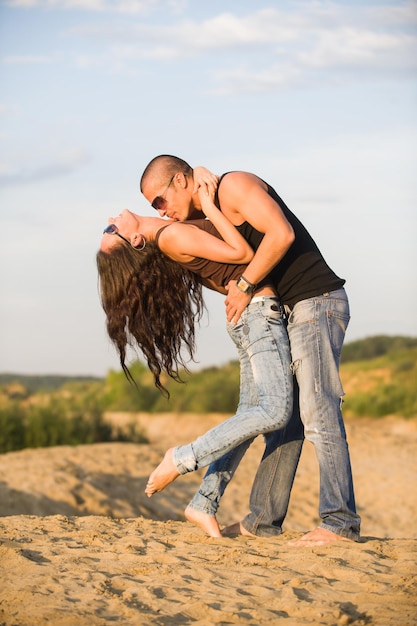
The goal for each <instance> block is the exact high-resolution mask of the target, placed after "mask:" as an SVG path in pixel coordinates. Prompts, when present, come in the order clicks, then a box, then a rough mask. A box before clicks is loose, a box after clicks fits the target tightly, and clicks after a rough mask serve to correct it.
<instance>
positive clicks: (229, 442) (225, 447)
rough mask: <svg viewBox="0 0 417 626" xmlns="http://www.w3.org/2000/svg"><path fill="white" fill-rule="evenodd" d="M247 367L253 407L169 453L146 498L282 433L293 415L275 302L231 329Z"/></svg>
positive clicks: (255, 306) (255, 307) (249, 311)
mask: <svg viewBox="0 0 417 626" xmlns="http://www.w3.org/2000/svg"><path fill="white" fill-rule="evenodd" d="M230 334H231V335H232V337H233V340H234V341H235V343H236V344H237V345H238V346H239V347H240V346H241V347H242V348H243V349H244V350H245V352H246V353H247V355H248V359H249V361H250V364H251V371H252V375H253V380H254V385H255V386H256V390H257V397H258V401H257V405H256V406H253V407H250V408H246V409H245V410H243V411H239V412H238V413H237V414H236V415H235V416H233V417H232V418H230V419H229V420H226V421H225V422H223V423H222V424H219V426H217V427H216V428H213V429H211V430H210V431H208V433H206V434H205V435H203V436H202V437H199V438H198V439H196V440H195V441H194V442H192V443H191V444H188V445H186V446H180V447H178V448H174V449H171V450H170V451H168V453H167V454H166V456H165V459H164V461H163V462H162V463H161V465H160V466H159V467H158V468H157V469H156V470H155V471H154V472H153V473H152V474H151V477H150V479H149V483H148V486H147V489H146V490H145V491H146V493H147V494H148V495H149V496H151V495H152V494H153V493H155V492H156V491H161V490H162V489H164V488H165V487H166V485H168V484H169V483H170V482H172V480H175V478H177V477H178V476H179V475H180V474H185V473H187V472H190V471H193V470H195V469H198V468H199V467H204V466H206V465H209V464H210V463H211V462H213V461H215V460H217V459H219V458H221V457H222V456H223V455H224V454H226V453H228V452H230V451H231V450H233V448H235V447H236V446H237V445H239V444H240V443H242V442H244V441H247V440H249V439H252V438H253V437H254V436H256V435H258V434H260V433H265V432H271V431H273V430H276V429H277V428H282V427H283V426H285V424H286V423H287V422H288V420H289V418H290V416H291V412H292V374H291V370H290V351H289V343H288V337H287V333H286V328H285V324H284V321H283V319H282V313H281V309H280V306H279V305H277V300H276V299H273V298H265V299H263V300H262V301H260V302H259V301H258V302H255V303H252V304H250V305H249V306H248V307H247V308H246V309H245V311H244V313H243V314H242V316H241V319H240V320H239V322H238V324H236V325H235V326H233V327H231V328H230Z"/></svg>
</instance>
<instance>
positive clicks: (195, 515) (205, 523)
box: [184, 506, 222, 537]
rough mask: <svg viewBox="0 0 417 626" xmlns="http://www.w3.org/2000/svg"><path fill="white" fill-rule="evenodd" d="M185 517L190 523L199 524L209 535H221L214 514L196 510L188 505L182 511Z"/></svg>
mask: <svg viewBox="0 0 417 626" xmlns="http://www.w3.org/2000/svg"><path fill="white" fill-rule="evenodd" d="M184 515H185V517H186V518H187V519H188V521H189V522H191V523H192V524H196V525H197V526H200V528H202V529H203V530H204V532H206V533H207V534H208V536H209V537H221V536H222V534H221V532H220V526H219V524H218V521H217V519H216V518H215V516H214V515H209V514H208V513H203V512H202V511H196V510H195V509H192V508H191V507H190V506H187V508H186V509H185V511H184Z"/></svg>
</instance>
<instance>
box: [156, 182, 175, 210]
mask: <svg viewBox="0 0 417 626" xmlns="http://www.w3.org/2000/svg"><path fill="white" fill-rule="evenodd" d="M174 178H175V174H174V176H173V177H172V178H171V180H170V181H169V183H168V185H167V187H166V189H165V191H164V193H163V194H161V195H160V196H156V198H154V199H153V200H152V202H151V206H152V207H153V208H154V209H155V210H156V211H164V210H165V207H166V205H167V201H166V200H165V197H164V196H165V194H166V192H167V191H168V189H169V188H170V186H171V183H172V181H173V180H174Z"/></svg>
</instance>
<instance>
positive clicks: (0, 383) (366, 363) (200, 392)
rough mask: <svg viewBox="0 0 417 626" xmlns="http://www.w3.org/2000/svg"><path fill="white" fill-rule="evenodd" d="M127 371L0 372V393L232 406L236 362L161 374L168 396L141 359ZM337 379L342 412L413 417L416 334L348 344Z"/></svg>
mask: <svg viewBox="0 0 417 626" xmlns="http://www.w3.org/2000/svg"><path fill="white" fill-rule="evenodd" d="M130 369H131V372H132V375H133V377H134V379H135V381H136V382H137V386H136V387H135V386H133V385H131V384H129V382H128V381H127V380H126V378H125V376H124V374H123V372H122V371H121V370H120V371H119V372H115V371H111V372H109V374H108V375H107V377H106V378H104V379H101V378H95V377H83V376H53V375H44V376H29V375H21V374H0V391H1V390H3V395H5V397H8V398H9V399H13V398H14V399H15V400H17V401H18V400H19V398H20V399H22V401H23V400H24V399H25V398H28V396H31V395H33V394H36V393H41V392H42V393H49V394H51V395H54V396H55V394H56V393H61V390H65V393H66V394H67V396H66V397H70V396H71V397H77V398H78V399H79V401H80V402H82V398H84V399H85V401H87V400H86V399H87V398H91V397H94V398H96V399H97V402H99V404H100V407H101V408H102V410H104V411H144V412H150V413H158V412H177V413H185V412H190V413H210V412H224V413H233V412H234V411H235V409H236V406H237V403H238V398H239V364H238V362H237V361H232V362H230V363H227V364H225V365H222V366H219V367H210V368H206V369H202V370H198V371H194V372H192V374H187V373H184V374H183V379H184V382H185V383H186V384H183V385H181V384H178V383H176V382H174V381H172V380H170V379H167V377H164V384H165V385H166V387H167V389H168V390H169V393H170V399H169V400H168V399H167V398H165V397H164V396H162V395H161V393H160V392H159V391H158V390H157V389H156V388H155V386H154V384H153V378H152V375H151V374H150V372H149V370H148V369H147V367H146V366H145V365H144V364H143V363H141V362H140V361H137V362H136V363H134V364H132V367H131V368H130ZM341 378H342V383H343V387H344V390H345V392H346V396H345V398H344V400H345V402H344V414H345V415H346V416H361V415H363V416H368V417H380V416H384V415H400V416H403V417H414V416H416V417H417V393H416V390H417V338H415V337H406V336H392V337H390V336H387V335H378V336H374V337H368V338H366V339H362V340H359V341H354V342H351V343H347V344H346V345H345V346H344V348H343V353H342V365H341ZM68 394H69V395H68ZM89 401H90V400H89Z"/></svg>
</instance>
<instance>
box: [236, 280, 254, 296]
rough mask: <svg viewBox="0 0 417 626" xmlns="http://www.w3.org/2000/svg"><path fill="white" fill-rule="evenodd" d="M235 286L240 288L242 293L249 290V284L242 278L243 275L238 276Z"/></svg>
mask: <svg viewBox="0 0 417 626" xmlns="http://www.w3.org/2000/svg"><path fill="white" fill-rule="evenodd" d="M236 286H237V288H238V289H240V291H243V293H248V292H249V291H250V290H251V285H249V283H248V282H247V281H246V280H245V279H244V278H243V276H241V277H240V278H239V280H238V281H237V283H236Z"/></svg>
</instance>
